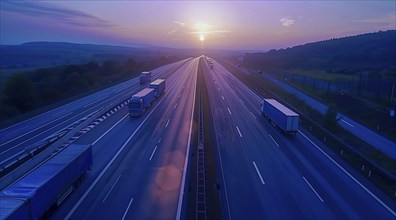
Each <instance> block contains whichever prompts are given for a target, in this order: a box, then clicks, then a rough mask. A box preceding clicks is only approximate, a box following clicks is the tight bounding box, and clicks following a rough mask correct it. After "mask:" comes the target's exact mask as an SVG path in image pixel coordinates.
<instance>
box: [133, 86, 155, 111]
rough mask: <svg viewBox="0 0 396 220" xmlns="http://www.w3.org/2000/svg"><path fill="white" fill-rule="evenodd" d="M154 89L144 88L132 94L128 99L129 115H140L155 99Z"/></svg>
mask: <svg viewBox="0 0 396 220" xmlns="http://www.w3.org/2000/svg"><path fill="white" fill-rule="evenodd" d="M155 95H156V92H155V89H152V88H145V89H143V90H141V91H140V92H138V93H136V94H135V95H133V96H132V97H131V99H130V101H129V116H131V117H137V116H141V115H142V114H143V113H144V112H145V111H146V109H147V108H149V107H150V105H151V103H153V101H154V100H155Z"/></svg>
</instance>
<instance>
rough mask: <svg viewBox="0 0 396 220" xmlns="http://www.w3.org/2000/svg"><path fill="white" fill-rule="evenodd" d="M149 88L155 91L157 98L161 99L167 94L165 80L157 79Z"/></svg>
mask: <svg viewBox="0 0 396 220" xmlns="http://www.w3.org/2000/svg"><path fill="white" fill-rule="evenodd" d="M149 88H152V89H154V90H155V97H157V98H158V97H160V96H161V95H162V94H163V93H164V92H165V79H157V80H155V81H153V82H151V83H150V85H149Z"/></svg>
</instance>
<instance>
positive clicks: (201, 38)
mask: <svg viewBox="0 0 396 220" xmlns="http://www.w3.org/2000/svg"><path fill="white" fill-rule="evenodd" d="M199 40H200V41H201V42H203V41H205V35H204V34H203V33H201V34H199Z"/></svg>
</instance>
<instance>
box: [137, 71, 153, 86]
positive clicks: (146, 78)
mask: <svg viewBox="0 0 396 220" xmlns="http://www.w3.org/2000/svg"><path fill="white" fill-rule="evenodd" d="M150 81H151V72H142V73H141V74H140V77H139V82H140V85H144V84H146V83H148V82H150Z"/></svg>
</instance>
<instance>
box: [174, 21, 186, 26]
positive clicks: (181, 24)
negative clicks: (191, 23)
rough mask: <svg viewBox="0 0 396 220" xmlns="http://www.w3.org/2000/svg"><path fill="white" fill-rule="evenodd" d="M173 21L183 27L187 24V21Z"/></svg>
mask: <svg viewBox="0 0 396 220" xmlns="http://www.w3.org/2000/svg"><path fill="white" fill-rule="evenodd" d="M173 23H175V24H178V25H179V26H181V27H184V26H186V23H184V22H180V21H174V22H173Z"/></svg>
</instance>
